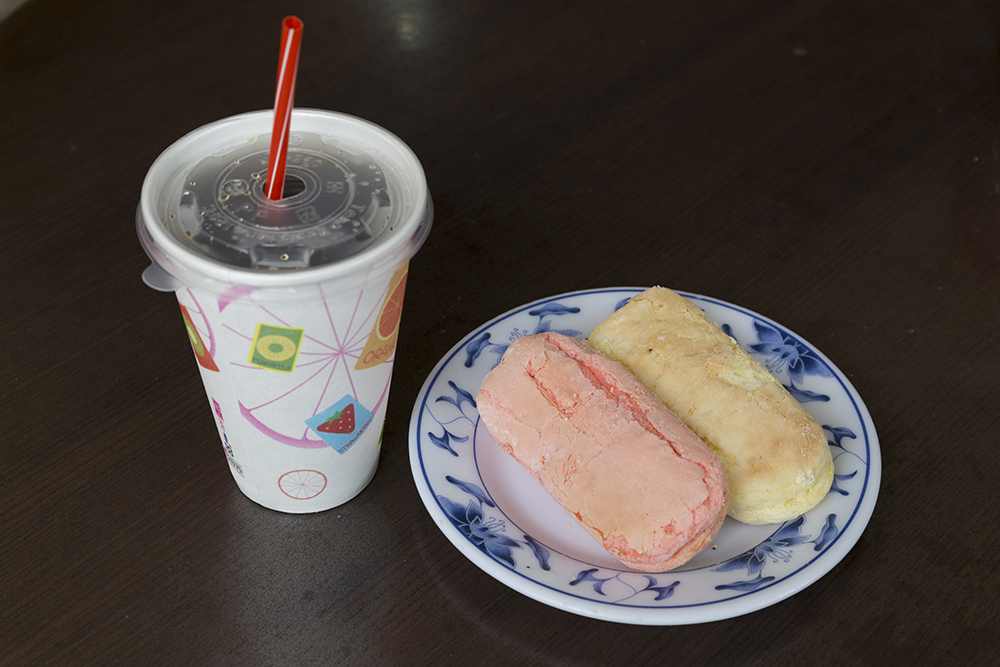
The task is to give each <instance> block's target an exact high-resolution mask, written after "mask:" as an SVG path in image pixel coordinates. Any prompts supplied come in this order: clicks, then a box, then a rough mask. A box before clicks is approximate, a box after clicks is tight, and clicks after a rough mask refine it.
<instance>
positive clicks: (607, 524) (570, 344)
mask: <svg viewBox="0 0 1000 667" xmlns="http://www.w3.org/2000/svg"><path fill="white" fill-rule="evenodd" d="M476 400H477V402H478V405H479V414H480V415H481V416H482V419H483V421H484V422H485V423H486V426H487V428H488V429H489V431H490V433H491V434H492V435H493V436H494V437H495V438H496V440H497V442H498V443H499V444H500V446H501V447H502V448H503V449H504V450H505V451H506V452H507V453H508V454H510V455H511V456H513V457H514V459H516V460H517V461H518V462H519V463H520V464H521V465H522V466H524V468H525V469H527V470H528V471H529V472H530V473H531V474H532V475H534V477H535V478H536V479H537V480H538V481H539V482H541V484H542V486H544V487H545V490H546V491H548V492H549V494H551V495H552V497H553V498H555V499H556V500H557V501H558V502H559V504H560V505H562V506H563V508H565V509H566V511H567V512H569V514H570V515H572V516H573V517H575V518H576V520H577V521H578V522H579V523H580V524H581V525H582V526H583V527H584V528H585V529H586V530H587V532H589V533H590V534H591V535H592V536H593V537H594V538H595V539H596V540H597V541H598V542H600V543H601V545H602V546H603V547H604V548H605V549H606V550H607V551H608V552H609V553H611V554H612V555H613V556H615V557H616V558H618V559H619V560H620V561H622V562H623V563H624V564H625V565H627V566H629V567H631V568H634V569H637V570H643V571H646V572H659V571H663V570H669V569H672V568H675V567H678V566H680V565H682V564H684V563H686V562H687V561H688V560H690V559H691V557H692V556H694V555H695V554H696V553H698V552H699V551H700V550H701V549H702V548H703V547H705V546H706V545H707V544H708V543H709V542H711V540H712V538H713V537H715V534H716V533H717V532H718V530H719V527H720V526H721V525H722V521H723V520H724V519H725V516H726V511H727V510H728V509H729V489H728V486H727V483H726V477H725V474H724V472H723V469H722V465H721V463H720V462H719V459H718V458H717V457H716V456H715V454H713V453H712V452H711V451H710V450H709V449H708V447H707V446H706V445H705V444H704V443H703V442H702V441H701V440H700V439H699V438H698V436H696V435H695V434H694V433H692V432H691V430H690V429H688V428H687V427H686V426H685V425H684V424H683V422H681V420H680V419H678V418H677V416H676V415H674V413H673V412H671V411H670V410H669V409H668V408H667V407H666V406H664V405H663V403H661V402H660V401H659V399H657V398H656V397H655V396H654V395H653V394H652V393H651V392H650V391H649V390H648V389H647V388H646V387H645V386H644V385H643V384H642V383H640V382H639V381H638V380H637V379H636V378H635V376H633V375H632V374H631V373H630V372H629V371H628V370H626V369H625V367H624V366H622V365H621V364H619V363H618V362H617V361H614V360H612V359H610V358H608V357H605V356H604V355H602V354H600V353H599V352H597V351H595V350H594V349H593V348H591V347H589V346H588V345H586V344H585V343H582V342H580V341H578V340H576V339H574V338H570V337H568V336H563V335H562V334H557V333H543V334H536V335H533V336H522V337H521V338H518V339H517V340H516V341H515V342H514V343H513V344H511V346H510V347H509V348H507V351H506V353H505V354H504V356H503V359H502V360H501V361H500V364H499V365H498V366H497V367H496V368H494V369H493V370H492V371H491V372H490V373H489V375H487V377H486V379H485V380H484V381H483V385H482V388H481V389H480V390H479V395H478V396H477V398H476Z"/></svg>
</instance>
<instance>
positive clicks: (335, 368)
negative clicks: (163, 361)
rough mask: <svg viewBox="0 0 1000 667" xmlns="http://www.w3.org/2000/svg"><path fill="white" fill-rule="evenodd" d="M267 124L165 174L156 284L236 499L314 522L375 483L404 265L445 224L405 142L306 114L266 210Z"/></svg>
mask: <svg viewBox="0 0 1000 667" xmlns="http://www.w3.org/2000/svg"><path fill="white" fill-rule="evenodd" d="M272 118H273V116H272V114H271V112H257V113H250V114H243V115H240V116H234V117H232V118H228V119H224V120H221V121H218V122H216V123H212V124H209V125H206V126H205V127H202V128H200V129H198V130H196V131H194V132H192V133H191V134H189V135H187V136H185V137H183V138H182V139H180V140H179V141H178V142H176V143H175V144H174V145H172V146H170V147H169V148H168V149H167V150H166V151H164V153H163V154H162V155H161V156H160V157H159V158H158V159H157V160H156V162H154V164H153V166H152V167H151V168H150V170H149V173H148V174H147V176H146V180H145V182H144V184H143V189H142V197H141V201H140V204H139V210H138V214H137V227H138V232H139V238H140V241H141V243H142V245H143V248H144V249H145V250H146V252H147V254H148V255H149V256H150V258H151V259H152V260H153V264H152V265H151V266H150V267H149V268H148V269H147V270H146V272H145V273H144V274H143V279H144V280H145V281H146V283H147V284H148V285H150V286H151V287H154V288H156V289H159V290H162V291H172V292H175V293H176V295H177V300H178V302H179V305H180V315H181V320H182V322H183V324H184V327H185V329H186V331H187V334H188V337H189V338H190V341H191V347H192V349H193V351H194V356H195V359H196V360H197V362H198V366H199V370H200V372H201V377H202V380H203V382H204V386H205V391H206V392H207V394H208V400H209V406H210V413H209V414H210V415H211V418H212V419H214V421H215V423H216V425H217V427H218V430H219V435H220V437H221V440H222V446H223V449H224V451H225V455H226V459H227V460H228V462H229V466H230V468H231V470H232V472H233V476H234V478H235V480H236V482H237V484H238V486H239V488H240V489H241V490H242V491H243V493H245V494H246V495H247V496H248V497H249V498H251V499H252V500H254V501H256V502H258V503H260V504H261V505H263V506H265V507H269V508H271V509H275V510H279V511H283V512H294V513H304V512H318V511H322V510H325V509H329V508H331V507H335V506H337V505H340V504H342V503H344V502H347V501H348V500H350V499H351V498H353V497H354V496H355V495H357V494H358V493H360V492H361V490H362V489H364V488H365V486H366V485H367V484H368V482H369V481H370V480H371V479H372V477H373V476H374V474H375V470H376V468H377V466H378V459H379V452H380V447H381V434H382V424H383V420H384V418H385V410H386V404H387V401H388V398H389V386H390V380H391V377H392V367H393V364H394V363H395V351H396V339H397V336H398V332H399V325H400V319H401V314H402V305H403V295H404V293H405V289H406V278H407V273H408V268H409V260H410V258H411V257H412V256H413V255H414V254H415V253H416V252H417V250H418V249H419V248H420V246H421V245H422V243H423V241H424V239H425V238H426V236H427V233H428V231H429V229H430V226H431V221H432V217H433V213H432V206H431V199H430V195H429V193H428V190H427V185H426V181H425V178H424V174H423V170H422V168H421V166H420V163H419V161H418V160H417V158H416V157H415V156H414V155H413V153H412V151H410V150H409V148H408V147H407V146H406V145H405V144H404V143H403V142H402V141H400V140H399V139H398V138H397V137H395V136H394V135H392V134H391V133H389V132H387V131H386V130H384V129H382V128H380V127H378V126H376V125H373V124H371V123H368V122H366V121H363V120H360V119H357V118H353V117H351V116H346V115H343V114H337V113H332V112H326V111H315V110H296V111H295V112H293V116H292V134H291V140H290V148H289V152H288V158H287V166H286V180H285V193H286V196H285V197H284V198H283V199H281V200H278V201H271V200H269V199H267V197H266V195H265V194H264V190H263V187H264V181H265V179H266V173H267V150H268V146H269V140H270V129H271V128H270V123H271V120H272Z"/></svg>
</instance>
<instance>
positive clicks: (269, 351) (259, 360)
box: [249, 322, 305, 373]
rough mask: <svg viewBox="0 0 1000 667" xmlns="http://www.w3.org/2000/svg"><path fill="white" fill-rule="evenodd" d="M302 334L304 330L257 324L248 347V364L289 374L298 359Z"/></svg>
mask: <svg viewBox="0 0 1000 667" xmlns="http://www.w3.org/2000/svg"><path fill="white" fill-rule="evenodd" d="M304 332H305V330H304V329H293V328H291V327H279V326H275V325H273V324H264V323H263V322H260V323H258V324H257V331H256V333H254V336H253V345H252V346H251V347H250V359H249V361H250V363H251V364H253V365H254V366H257V367H259V368H266V369H267V370H269V371H277V372H279V373H291V372H292V371H294V370H295V361H296V360H297V359H298V358H299V344H300V343H301V342H302V334H303V333H304Z"/></svg>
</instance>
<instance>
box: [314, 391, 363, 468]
mask: <svg viewBox="0 0 1000 667" xmlns="http://www.w3.org/2000/svg"><path fill="white" fill-rule="evenodd" d="M373 417H374V415H373V414H372V413H371V412H369V411H368V410H367V409H366V408H365V406H363V405H361V404H360V403H358V401H357V400H355V398H354V397H353V396H351V395H350V394H348V395H347V396H344V397H343V398H342V399H340V400H339V401H337V402H336V403H334V404H333V405H331V406H330V407H328V408H327V409H326V410H323V412H320V413H319V414H317V415H316V416H315V417H312V418H310V419H307V420H306V424H307V425H308V426H309V428H311V429H312V430H313V431H315V432H316V434H317V435H318V436H319V437H320V438H322V439H323V442H325V443H326V444H328V445H330V447H332V448H333V449H334V450H335V451H336V452H337V453H338V454H343V453H345V452H346V451H347V450H348V449H350V448H351V447H353V446H354V443H356V442H357V441H358V438H360V437H361V434H362V433H364V432H365V431H366V430H367V429H368V426H369V425H370V424H371V423H372V418H373Z"/></svg>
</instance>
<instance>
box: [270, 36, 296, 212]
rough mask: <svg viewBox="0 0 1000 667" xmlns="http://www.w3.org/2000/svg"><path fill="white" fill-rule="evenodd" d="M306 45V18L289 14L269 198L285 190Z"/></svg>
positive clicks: (278, 196) (277, 96)
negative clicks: (297, 84)
mask: <svg viewBox="0 0 1000 667" xmlns="http://www.w3.org/2000/svg"><path fill="white" fill-rule="evenodd" d="M301 44H302V21H300V20H299V19H298V17H296V16H289V17H287V18H286V19H285V20H284V21H282V23H281V55H280V59H279V60H278V85H277V88H276V89H275V91H274V129H273V131H272V132H271V151H270V152H269V153H268V158H267V193H266V194H267V197H268V199H271V200H272V201H277V200H279V199H281V194H282V191H283V190H284V189H285V160H286V158H287V156H288V129H289V127H290V126H291V124H292V107H293V106H294V104H293V103H294V101H295V75H296V74H297V73H298V70H299V46H300V45H301Z"/></svg>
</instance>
